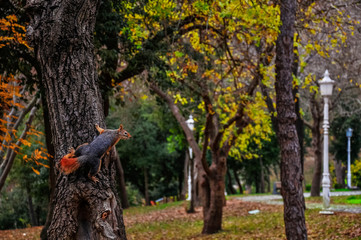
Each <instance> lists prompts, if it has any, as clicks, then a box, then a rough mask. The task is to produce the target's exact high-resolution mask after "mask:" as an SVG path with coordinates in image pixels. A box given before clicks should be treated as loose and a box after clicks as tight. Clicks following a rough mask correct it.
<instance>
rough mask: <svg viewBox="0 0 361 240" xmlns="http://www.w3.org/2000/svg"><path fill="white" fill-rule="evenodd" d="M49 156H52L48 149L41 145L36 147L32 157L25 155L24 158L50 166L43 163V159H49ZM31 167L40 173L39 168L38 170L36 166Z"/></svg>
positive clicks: (37, 163)
mask: <svg viewBox="0 0 361 240" xmlns="http://www.w3.org/2000/svg"><path fill="white" fill-rule="evenodd" d="M49 157H51V155H50V154H48V152H47V150H46V149H44V148H42V147H41V148H40V149H35V151H34V152H33V153H32V154H31V156H30V157H28V156H27V155H24V156H23V160H24V161H25V162H34V163H35V164H36V165H37V166H42V167H46V168H49V165H47V164H44V163H43V161H47V160H48V158H49ZM31 168H32V170H33V171H34V172H35V173H36V174H37V175H40V172H39V171H38V170H36V169H35V168H34V167H31Z"/></svg>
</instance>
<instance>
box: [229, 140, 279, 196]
mask: <svg viewBox="0 0 361 240" xmlns="http://www.w3.org/2000/svg"><path fill="white" fill-rule="evenodd" d="M270 138H271V140H270V141H266V140H263V141H261V144H260V145H261V146H260V147H259V145H258V144H256V143H254V142H252V140H251V143H250V145H249V149H248V152H249V153H252V156H253V157H250V158H242V159H241V160H240V163H239V164H238V165H239V167H240V169H241V175H242V177H243V179H244V180H245V181H246V183H247V184H249V185H254V186H255V189H256V192H257V193H259V192H260V182H261V171H263V174H264V181H267V180H268V176H269V175H270V174H271V172H270V170H271V169H272V168H276V169H277V168H278V167H279V161H280V159H279V147H278V143H277V139H276V136H275V135H271V136H270ZM251 139H252V137H251ZM233 167H237V166H234V165H233Z"/></svg>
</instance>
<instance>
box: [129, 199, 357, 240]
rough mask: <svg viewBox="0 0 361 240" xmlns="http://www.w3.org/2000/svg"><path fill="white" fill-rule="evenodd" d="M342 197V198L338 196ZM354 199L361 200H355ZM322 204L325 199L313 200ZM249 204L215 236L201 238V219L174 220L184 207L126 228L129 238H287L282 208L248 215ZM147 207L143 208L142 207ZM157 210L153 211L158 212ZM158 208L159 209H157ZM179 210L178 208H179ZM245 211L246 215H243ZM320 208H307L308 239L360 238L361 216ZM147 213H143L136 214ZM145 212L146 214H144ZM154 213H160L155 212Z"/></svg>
mask: <svg viewBox="0 0 361 240" xmlns="http://www.w3.org/2000/svg"><path fill="white" fill-rule="evenodd" d="M337 198H340V199H341V197H337ZM355 199H359V196H358V198H355ZM313 200H317V201H320V202H322V197H319V198H313ZM247 204H250V203H241V205H232V206H235V207H232V208H231V209H229V210H228V212H227V214H225V215H224V217H223V224H222V228H223V230H222V231H220V232H219V233H216V234H212V235H202V234H201V231H202V226H203V222H202V220H201V219H199V218H192V217H191V216H192V215H189V216H190V217H189V218H187V217H186V218H183V219H173V216H174V214H178V212H176V211H175V212H174V214H172V211H171V210H172V209H173V208H174V209H175V208H176V206H179V205H181V204H174V205H173V204H172V205H169V204H168V205H167V206H166V208H167V209H168V210H169V213H170V215H169V219H168V218H166V219H162V220H159V219H158V220H154V221H147V222H142V223H136V224H133V225H131V226H128V227H127V237H128V239H134V240H135V239H152V240H153V239H154V240H157V239H162V240H163V239H164V240H165V239H167V240H168V239H174V240H181V239H202V240H203V239H286V237H285V230H284V221H283V210H282V209H283V208H282V207H277V206H274V207H271V208H270V207H268V208H264V209H263V208H262V207H261V208H260V210H261V211H260V213H259V214H255V215H250V214H247V212H246V211H245V210H244V209H245V208H247V206H248V205H247ZM143 208H144V207H143ZM155 208H157V207H154V209H153V211H157V210H155ZM158 209H159V207H158ZM177 209H178V211H179V208H177ZM242 209H243V211H244V212H243V213H242ZM319 211H320V210H319V209H308V210H306V212H305V215H306V225H307V231H308V239H361V231H359V229H361V215H360V214H349V213H335V214H334V215H321V214H319ZM133 212H137V214H139V213H140V214H145V215H146V214H147V213H145V212H146V211H144V210H137V211H133ZM141 212H143V213H141ZM152 214H155V215H156V214H157V212H153V213H152Z"/></svg>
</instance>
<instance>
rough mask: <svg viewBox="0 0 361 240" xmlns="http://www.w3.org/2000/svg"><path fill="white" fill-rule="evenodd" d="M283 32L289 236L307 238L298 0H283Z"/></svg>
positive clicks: (282, 139)
mask: <svg viewBox="0 0 361 240" xmlns="http://www.w3.org/2000/svg"><path fill="white" fill-rule="evenodd" d="M280 9H281V24H282V26H281V27H280V34H279V36H278V39H277V42H276V84H275V85H276V105H277V118H278V132H277V136H278V141H279V144H280V150H281V182H282V190H281V193H282V197H283V202H284V222H285V228H286V236H287V239H302V240H304V239H307V230H306V223H305V214H304V211H305V202H304V197H303V190H302V180H303V177H302V166H301V153H300V145H299V140H298V136H297V129H296V125H295V124H296V120H297V115H296V113H295V104H294V98H293V95H292V81H293V78H292V64H293V61H294V54H293V38H294V24H295V17H296V9H297V2H296V0H281V2H280Z"/></svg>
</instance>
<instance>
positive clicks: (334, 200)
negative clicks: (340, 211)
mask: <svg viewBox="0 0 361 240" xmlns="http://www.w3.org/2000/svg"><path fill="white" fill-rule="evenodd" d="M305 200H306V202H312V203H322V202H323V199H322V196H320V197H308V198H305ZM331 204H361V195H354V196H332V197H331Z"/></svg>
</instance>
